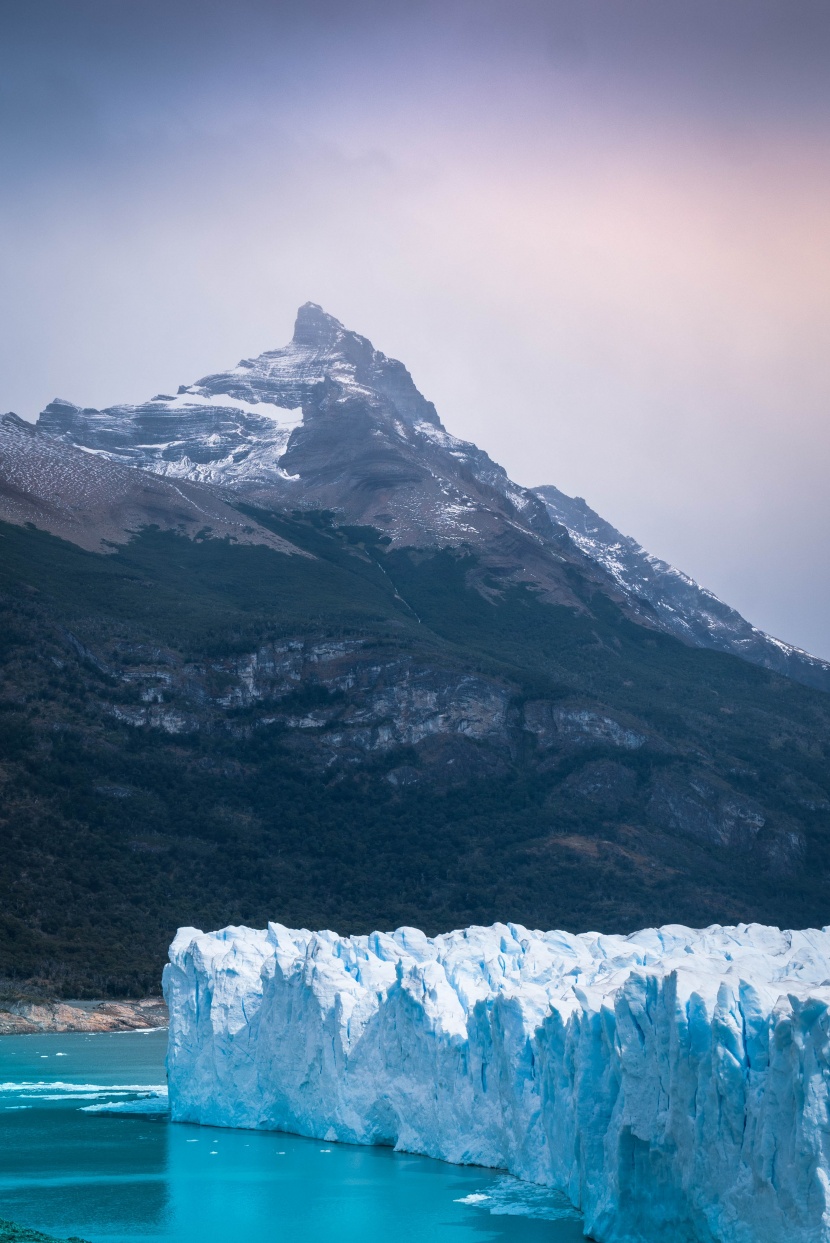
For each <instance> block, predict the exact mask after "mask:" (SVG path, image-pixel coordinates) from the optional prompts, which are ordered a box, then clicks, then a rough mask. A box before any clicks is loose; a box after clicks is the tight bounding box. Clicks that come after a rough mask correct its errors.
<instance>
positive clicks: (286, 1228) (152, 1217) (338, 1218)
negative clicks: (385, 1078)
mask: <svg viewBox="0 0 830 1243" xmlns="http://www.w3.org/2000/svg"><path fill="white" fill-rule="evenodd" d="M165 1047H166V1033H164V1032H151V1033H148V1034H138V1033H124V1034H120V1033H119V1034H115V1035H95V1036H86V1035H81V1034H72V1035H63V1036H61V1035H48V1036H2V1037H0V1217H7V1218H11V1219H13V1220H15V1221H18V1222H22V1223H23V1224H25V1225H27V1226H33V1227H35V1228H36V1229H39V1230H44V1231H46V1232H48V1233H50V1234H54V1235H57V1236H63V1237H65V1236H67V1235H72V1234H74V1235H79V1236H81V1237H82V1238H85V1239H89V1240H90V1241H91V1243H141V1241H142V1240H154V1241H158V1243H422V1241H424V1243H427V1241H428V1243H485V1241H492V1243H578V1241H579V1240H581V1239H582V1238H583V1235H582V1230H581V1227H580V1224H579V1222H578V1221H577V1220H575V1219H574V1218H573V1216H572V1215H570V1214H569V1210H567V1208H566V1207H565V1206H564V1205H563V1204H562V1202H561V1201H560V1200H559V1199H558V1198H557V1197H556V1196H555V1195H554V1194H552V1193H550V1192H547V1191H545V1190H544V1189H543V1188H538V1187H533V1186H530V1185H529V1184H527V1183H521V1182H519V1181H518V1180H517V1179H513V1178H509V1177H508V1176H507V1175H504V1174H499V1173H498V1172H496V1171H493V1170H482V1169H479V1168H475V1167H471V1166H465V1167H462V1166H453V1165H445V1164H443V1163H442V1162H440V1161H430V1160H428V1159H427V1158H425V1157H414V1156H407V1155H406V1154H404V1153H396V1152H392V1151H391V1150H390V1149H387V1148H362V1147H355V1146H352V1145H346V1144H327V1143H323V1142H321V1141H320V1140H309V1139H300V1138H297V1137H296V1136H292V1135H281V1134H277V1133H274V1132H265V1131H253V1132H252V1131H230V1130H222V1129H218V1128H214V1127H196V1126H190V1125H183V1124H180V1123H171V1122H169V1120H168V1119H167V1117H166V1116H165V1115H164V1113H163V1112H161V1111H162V1110H163V1108H164V1102H163V1098H161V1097H160V1096H159V1095H158V1094H157V1091H156V1089H159V1088H163V1085H164V1053H165ZM136 1108H137V1109H144V1110H151V1111H154V1112H145V1113H134V1112H132V1113H131V1112H128V1111H129V1110H130V1109H133V1110H134V1109H136ZM113 1109H115V1110H117V1111H118V1112H109V1111H110V1110H113Z"/></svg>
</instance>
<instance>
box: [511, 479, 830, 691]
mask: <svg viewBox="0 0 830 1243" xmlns="http://www.w3.org/2000/svg"><path fill="white" fill-rule="evenodd" d="M535 491H536V494H537V496H540V497H541V498H542V500H543V501H544V502H545V505H546V507H547V511H548V513H549V514H550V517H551V518H552V519H553V521H554V522H556V523H559V524H560V525H561V526H563V527H565V529H566V530H567V532H568V534H569V535H570V536H571V539H572V540H573V541H574V543H575V544H576V545H577V547H578V548H579V549H580V550H581V551H582V552H584V553H585V555H586V557H589V558H590V559H591V560H592V561H595V562H596V563H597V565H599V566H602V568H603V569H604V570H606V571H607V572H608V574H609V575H610V576H611V578H612V579H613V580H614V582H615V583H616V584H617V585H618V587H619V588H620V590H621V591H622V592H623V594H624V595H625V596H626V597H627V598H628V600H629V601H631V603H632V604H635V605H637V606H639V607H645V608H647V609H651V610H652V616H653V618H654V620H655V622H656V624H657V625H659V626H660V628H661V630H665V631H667V632H668V633H669V634H675V635H677V636H678V638H680V639H682V640H683V641H684V642H686V643H691V644H693V645H694V646H695V647H710V648H713V649H714V650H715V651H716V652H732V653H733V654H734V655H736V656H741V657H743V659H744V660H750V661H752V663H753V664H756V665H763V667H764V668H765V669H774V670H775V671H776V673H783V674H786V675H787V677H791V678H796V679H797V680H798V681H800V682H804V683H805V684H806V685H807V686H816V687H819V688H820V689H821V690H830V677H828V673H830V665H828V663H827V661H824V660H820V659H819V658H818V657H817V656H811V655H810V654H809V652H804V651H802V650H801V649H800V648H797V647H793V646H792V645H791V644H789V643H783V642H782V641H781V640H780V639H774V638H772V636H771V635H768V634H764V632H763V630H759V629H758V628H757V627H756V626H753V625H751V623H750V622H748V621H747V620H746V619H745V618H744V617H741V615H740V613H738V612H737V611H736V610H735V609H733V608H730V607H729V605H728V604H724V603H723V601H722V600H719V599H718V597H717V596H716V595H715V594H714V593H713V592H711V591H707V590H706V588H705V587H701V586H700V585H699V584H698V583H696V582H695V581H694V579H692V578H689V576H688V575H687V574H684V573H683V572H682V571H681V570H677V569H675V567H674V566H673V565H669V564H668V562H666V561H661V560H660V559H659V557H654V556H652V555H651V553H648V552H646V550H645V549H644V548H642V547H641V546H640V545H639V544H638V543H637V541H636V540H634V539H632V538H631V536H630V535H623V534H622V533H621V532H620V531H618V530H617V529H616V527H613V526H612V525H611V523H610V522H606V521H605V519H604V518H601V517H600V516H599V514H598V513H596V512H595V511H594V510H593V509H591V507H590V505H587V504H586V503H585V501H584V500H583V499H582V497H578V496H577V497H572V496H566V495H565V493H564V492H560V491H559V489H558V488H554V487H552V486H545V487H541V488H536V489H535Z"/></svg>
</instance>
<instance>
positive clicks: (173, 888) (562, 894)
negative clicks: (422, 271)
mask: <svg viewBox="0 0 830 1243" xmlns="http://www.w3.org/2000/svg"><path fill="white" fill-rule="evenodd" d="M184 399H187V400H184ZM214 399H215V401H214ZM298 403H299V405H298ZM263 409H265V410H266V411H267V412H268V413H265V414H263V412H262V411H263ZM297 410H300V411H301V415H298V414H297V413H296V412H297ZM286 411H293V412H294V413H293V414H292V415H291V419H292V425H291V426H288V425H283V424H282V423H281V422H280V421H281V420H283V419H284V418H285V417H286V415H285V412H286ZM554 499H555V498H554ZM551 503H552V498H551V496H550V495H546V496H545V497H544V499H543V497H542V496H539V495H536V493H534V492H532V491H529V490H526V489H522V488H519V487H517V486H516V485H514V484H512V483H511V482H510V480H509V479H508V478H507V476H506V475H505V473H504V472H503V471H502V470H501V468H500V467H498V466H497V465H496V464H495V463H493V462H492V461H491V460H490V459H489V458H488V457H487V455H486V454H484V453H483V452H482V451H481V450H479V449H477V448H476V447H475V446H473V445H468V444H466V443H465V442H462V441H458V440H456V439H454V438H453V437H451V436H449V434H448V433H446V432H445V431H444V429H443V428H442V427H441V425H440V423H439V421H438V417H437V415H436V413H435V411H434V410H433V408H432V407H431V406H430V405H429V403H427V402H426V401H425V400H424V399H423V398H421V397H420V395H419V394H418V393H417V391H416V390H415V388H414V385H413V383H412V381H411V379H410V378H409V376H408V373H407V372H406V371H405V369H404V368H403V367H402V365H401V364H399V363H395V362H392V361H391V360H389V359H387V358H385V357H384V355H382V354H379V353H378V352H377V351H375V350H374V349H373V348H372V346H371V345H370V344H369V343H368V342H366V341H365V340H364V339H363V338H361V337H357V336H356V335H355V334H353V333H349V332H347V331H346V330H345V329H344V328H342V326H341V325H339V324H338V323H337V321H335V320H332V319H331V317H329V316H327V315H325V313H323V312H322V311H320V309H319V308H317V307H314V306H311V305H309V306H307V307H305V308H302V309H301V311H300V315H299V317H298V326H297V331H296V332H295V337H294V341H293V342H292V344H291V345H290V346H289V347H287V348H286V349H285V350H278V351H274V352H272V353H270V354H266V355H262V356H260V358H258V359H254V360H250V361H249V362H247V363H243V364H240V365H239V367H237V368H235V369H234V370H233V371H231V372H228V373H223V374H222V375H219V376H213V377H208V378H207V379H205V380H203V381H201V382H200V383H199V384H197V385H192V386H190V389H187V390H185V391H183V392H181V393H179V394H177V395H176V396H175V397H172V396H171V397H165V396H161V397H158V398H157V399H155V400H154V401H153V402H149V403H146V405H144V406H140V407H113V408H112V409H110V410H107V411H91V410H86V409H83V408H80V407H75V406H68V405H67V404H66V403H52V405H51V406H50V407H49V408H48V410H47V411H45V412H44V414H43V416H42V417H41V420H40V421H39V424H38V427H37V428H36V429H31V428H29V427H28V426H27V425H24V424H22V422H21V421H20V420H17V419H15V418H13V417H7V418H6V419H4V420H2V421H1V422H0V668H2V678H1V679H0V786H2V795H3V797H2V799H0V833H2V835H3V842H4V849H3V851H2V852H0V896H1V897H2V900H3V906H2V912H3V913H2V917H0V976H1V975H2V973H5V974H6V976H7V978H8V980H9V981H11V982H10V983H9V985H8V987H9V988H12V989H13V988H18V987H22V985H20V984H19V981H21V980H23V981H25V982H26V988H28V989H29V990H30V991H32V990H34V991H36V990H37V989H38V988H40V989H42V990H43V991H44V992H46V993H47V994H51V995H54V994H55V993H61V994H63V995H64V996H74V997H78V996H90V995H92V996H102V995H106V994H108V993H109V994H110V995H117V994H119V993H120V994H121V995H124V994H125V993H132V994H141V993H143V992H146V991H147V990H152V989H153V987H154V986H157V978H158V970H159V969H160V965H161V963H162V962H163V959H164V952H165V948H166V945H167V944H168V943H169V940H170V937H171V935H172V932H173V931H174V930H175V928H176V927H177V926H179V925H182V924H192V925H196V926H201V927H205V926H211V927H220V926H223V925H225V924H229V923H234V924H243V923H244V924H252V925H261V924H263V922H264V921H267V920H268V919H272V918H274V917H280V918H282V919H283V920H285V921H286V922H287V923H290V924H293V925H295V926H307V927H312V926H313V927H320V926H333V927H337V928H338V930H339V931H341V932H343V933H347V932H368V931H370V930H371V929H373V928H376V927H383V926H387V927H388V926H396V925H399V924H402V923H406V924H410V925H418V926H421V927H425V928H426V929H427V930H428V931H440V929H441V928H446V927H453V926H455V927H461V926H466V925H469V924H473V923H491V922H493V920H495V919H502V920H504V919H511V920H514V921H518V922H521V923H523V924H526V925H528V926H537V927H564V928H570V929H573V930H574V931H579V930H584V929H585V928H588V927H594V928H597V927H598V928H609V929H613V930H615V931H626V930H630V929H633V928H636V927H642V926H643V925H646V924H659V923H665V922H674V921H678V920H682V921H684V922H686V923H689V924H693V925H699V924H707V923H710V922H713V921H719V922H739V921H742V920H744V921H751V920H759V921H765V922H770V923H776V924H780V925H785V926H797V925H803V924H813V925H816V926H820V925H822V924H824V923H827V922H830V920H828V903H827V896H826V895H827V892H828V880H830V779H828V775H827V774H828V771H830V765H828V759H830V698H828V696H827V695H826V694H825V693H824V692H823V691H821V690H818V689H816V688H815V687H811V686H808V685H802V684H799V682H797V681H795V680H794V679H793V678H790V677H784V676H781V675H780V674H779V673H777V672H776V671H774V670H771V669H769V668H766V667H764V666H763V665H761V664H756V663H751V662H750V661H748V660H746V659H739V658H738V657H737V656H736V655H734V654H732V653H731V652H729V651H725V652H724V651H717V650H712V647H711V645H708V644H704V643H703V639H702V638H701V636H697V638H696V637H695V635H694V634H692V635H691V636H690V635H689V634H684V635H683V637H682V639H681V638H680V637H678V635H677V634H676V633H674V632H672V628H671V627H670V626H669V625H667V624H666V622H665V619H664V618H663V617H662V614H661V610H660V608H658V607H657V605H656V604H655V603H654V601H653V600H650V599H649V598H648V597H647V594H646V593H645V591H644V590H641V589H636V590H635V588H636V576H633V577H632V576H629V577H628V578H623V579H622V580H621V578H620V577H619V576H618V575H615V574H614V573H613V572H612V569H611V568H610V567H609V564H608V563H607V561H606V560H604V559H603V556H601V555H598V552H597V547H596V546H592V547H588V548H586V547H584V546H580V539H582V540H583V542H584V539H585V538H586V536H585V533H584V532H582V533H580V529H579V528H578V525H577V523H576V522H575V521H574V520H573V519H572V518H569V517H568V515H566V514H565V513H564V511H563V512H562V513H561V518H562V519H566V521H565V522H563V521H561V520H559V518H556V520H554V519H553V518H552V517H551V515H550V513H549V511H548V508H547V506H548V505H549V504H551ZM564 504H565V501H564V500H561V501H560V505H563V506H564ZM554 517H556V515H554ZM612 542H613V541H610V542H609V546H610V543H612ZM632 555H633V554H632ZM643 555H645V554H643ZM632 573H633V572H632ZM696 600H697V597H693V598H692V599H691V603H688V604H687V605H684V607H686V608H687V609H688V610H691V609H692V607H693V606H694V607H696ZM690 637H691V640H692V641H690ZM704 637H705V636H704ZM15 981H18V983H15ZM0 990H2V980H1V979H0Z"/></svg>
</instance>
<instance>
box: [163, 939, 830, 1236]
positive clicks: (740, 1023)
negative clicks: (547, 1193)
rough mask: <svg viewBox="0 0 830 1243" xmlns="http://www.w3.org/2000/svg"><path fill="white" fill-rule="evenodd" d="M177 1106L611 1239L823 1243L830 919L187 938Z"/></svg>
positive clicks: (174, 1043)
mask: <svg viewBox="0 0 830 1243" xmlns="http://www.w3.org/2000/svg"><path fill="white" fill-rule="evenodd" d="M164 989H165V996H166V998H167V1001H168V1004H169V1006H170V1045H169V1053H168V1074H169V1087H170V1101H171V1109H172V1116H173V1118H174V1119H175V1120H178V1121H188V1122H198V1123H207V1124H210V1125H214V1126H230V1127H259V1128H265V1129H275V1130H283V1131H292V1132H296V1133H298V1134H300V1135H308V1136H313V1137H316V1138H319V1139H324V1140H326V1141H333V1140H341V1141H347V1142H350V1143H360V1144H389V1145H394V1146H395V1147H397V1148H399V1149H402V1150H405V1151H407V1152H413V1153H423V1154H425V1155H427V1156H431V1157H438V1158H440V1159H442V1160H445V1161H451V1162H457V1163H474V1164H480V1165H485V1166H492V1167H500V1168H504V1169H506V1170H508V1171H510V1173H512V1174H515V1175H517V1176H518V1177H520V1178H524V1179H528V1180H530V1181H533V1182H537V1183H542V1184H545V1185H547V1186H550V1187H554V1188H557V1189H558V1190H560V1191H562V1192H564V1193H565V1194H566V1195H567V1196H568V1197H569V1199H570V1200H571V1202H572V1203H573V1204H574V1206H575V1207H576V1208H578V1209H579V1210H580V1211H581V1212H582V1213H583V1215H584V1228H585V1232H586V1234H588V1235H590V1236H591V1237H592V1238H594V1239H597V1240H599V1241H600V1243H656V1241H657V1240H664V1239H670V1240H671V1243H785V1241H786V1243H830V1116H829V1114H828V1097H829V1096H830V1043H829V1042H830V1008H829V1007H830V928H825V929H823V930H820V931H819V930H807V931H803V932H781V931H779V930H778V929H776V928H767V927H762V926H760V925H757V924H750V925H743V924H742V925H739V926H737V927H734V928H724V927H720V926H717V925H716V926H713V927H710V928H706V929H703V930H692V929H689V928H684V927H681V926H679V925H670V926H667V927H664V928H660V929H648V930H646V931H643V932H637V933H633V934H632V935H630V936H604V935H600V934H597V933H585V934H582V935H579V936H575V935H571V934H569V933H564V932H533V931H529V930H528V929H526V928H522V927H520V926H518V925H515V924H495V925H494V926H493V927H492V928H478V927H474V928H468V929H466V930H463V931H459V932H451V933H448V934H446V935H443V936H438V937H435V938H428V937H426V936H425V935H424V934H423V933H422V932H419V931H418V930H417V929H414V928H399V929H398V930H397V932H394V933H379V932H376V933H373V934H372V935H371V936H353V937H340V936H337V935H336V934H335V933H333V932H309V931H307V930H305V929H303V930H299V931H297V930H291V929H289V928H284V927H283V926H282V925H280V924H270V925H269V926H268V928H267V930H265V931H255V930H251V929H248V928H225V929H223V930H222V931H220V932H210V933H203V932H200V931H198V930H197V929H194V928H184V929H181V930H180V932H179V933H178V935H177V937H176V939H175V941H174V942H173V945H172V947H171V950H170V964H169V966H168V967H167V968H166V969H165V978H164Z"/></svg>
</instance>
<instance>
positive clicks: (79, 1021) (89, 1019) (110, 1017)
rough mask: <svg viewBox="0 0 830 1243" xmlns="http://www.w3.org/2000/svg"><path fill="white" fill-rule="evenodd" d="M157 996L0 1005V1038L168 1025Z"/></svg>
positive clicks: (163, 1006) (128, 1029)
mask: <svg viewBox="0 0 830 1243" xmlns="http://www.w3.org/2000/svg"><path fill="white" fill-rule="evenodd" d="M168 1022H169V1020H168V1015H167V1006H166V1005H165V1004H164V1002H163V1001H162V999H161V998H160V997H146V998H143V999H142V1000H140V1001H132V1000H130V1001H44V1002H33V1001H15V1002H11V1003H7V1004H5V1005H0V1036H29V1035H31V1036H35V1035H39V1034H42V1033H44V1032H89V1033H93V1032H130V1031H133V1032H134V1031H151V1030H153V1029H159V1030H161V1029H162V1028H166V1027H167V1026H168Z"/></svg>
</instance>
